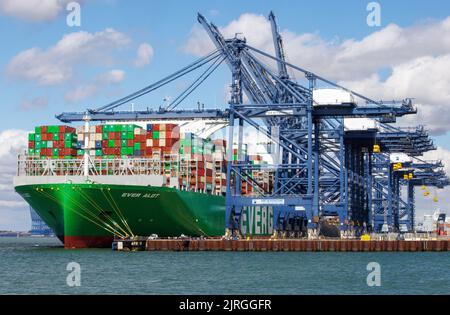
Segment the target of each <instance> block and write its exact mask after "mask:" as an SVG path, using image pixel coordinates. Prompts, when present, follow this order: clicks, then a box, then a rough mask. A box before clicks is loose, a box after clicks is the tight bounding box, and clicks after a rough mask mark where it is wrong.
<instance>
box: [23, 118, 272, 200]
mask: <svg viewBox="0 0 450 315" xmlns="http://www.w3.org/2000/svg"><path fill="white" fill-rule="evenodd" d="M88 136H89V143H88V147H87V150H88V154H89V155H90V157H91V158H92V159H95V160H98V159H108V160H112V159H120V158H151V159H155V160H157V161H161V162H162V163H161V165H162V166H161V170H160V174H164V175H165V176H166V179H167V182H166V184H167V185H169V184H170V178H171V177H175V176H178V177H179V187H180V188H181V189H186V190H193V191H204V192H208V193H212V194H224V193H225V192H226V167H227V165H226V162H225V161H226V157H227V155H226V148H227V142H226V141H225V140H223V139H215V140H211V139H203V138H200V137H198V136H197V135H195V134H194V133H190V132H181V131H180V126H178V125H176V124H160V123H158V124H147V126H146V128H145V129H144V128H142V127H141V126H138V125H135V124H105V125H97V126H90V128H89V134H88ZM85 137H86V133H85V131H84V127H83V126H80V127H77V128H76V129H75V128H73V127H68V126H40V127H36V128H35V132H34V133H31V134H29V144H28V153H29V155H30V156H34V157H40V158H42V159H49V158H50V159H82V158H83V156H84V152H85V150H86V148H85V144H84V139H85ZM242 152H243V158H244V159H246V160H250V161H251V162H252V163H253V164H263V163H264V162H263V161H262V158H261V156H259V155H248V154H247V147H246V146H244V147H243V150H242ZM237 160H238V152H237V147H236V148H234V150H233V162H234V163H237ZM104 172H106V171H104V170H102V174H103V173H104ZM105 174H106V173H105ZM111 174H112V173H111ZM267 178H268V177H267V176H266V177H264V180H263V178H262V177H261V180H260V181H258V183H259V184H260V185H261V186H262V187H265V188H267V187H269V183H268V182H267ZM252 192H254V189H253V187H252V186H251V185H250V184H248V183H247V182H246V181H243V182H242V193H243V194H250V193H252Z"/></svg>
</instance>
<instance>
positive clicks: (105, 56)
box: [7, 28, 130, 85]
mask: <svg viewBox="0 0 450 315" xmlns="http://www.w3.org/2000/svg"><path fill="white" fill-rule="evenodd" d="M129 42H130V39H129V38H128V37H127V36H126V35H124V34H122V33H120V32H118V31H116V30H114V29H111V28H107V29H105V30H104V31H101V32H97V33H88V32H84V31H80V32H74V33H69V34H67V35H64V36H63V38H62V39H61V40H59V41H58V42H57V43H56V44H55V45H54V46H51V47H49V48H48V49H46V50H42V49H40V48H37V47H33V48H30V49H27V50H25V51H22V52H20V53H19V54H18V55H16V56H15V57H14V58H13V59H12V60H11V61H10V62H9V64H8V66H7V73H8V75H9V76H10V77H13V78H19V79H25V80H29V81H34V82H36V83H38V84H39V85H57V84H60V83H63V82H65V81H67V80H68V79H70V78H71V77H72V75H73V72H74V68H75V67H76V66H77V65H88V64H91V65H99V66H111V65H112V64H114V61H115V60H114V53H116V52H117V51H118V50H120V49H121V48H124V47H126V46H127V45H128V44H129Z"/></svg>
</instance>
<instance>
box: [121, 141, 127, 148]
mask: <svg viewBox="0 0 450 315" xmlns="http://www.w3.org/2000/svg"><path fill="white" fill-rule="evenodd" d="M120 146H121V147H126V146H127V140H125V139H122V140H121V141H120Z"/></svg>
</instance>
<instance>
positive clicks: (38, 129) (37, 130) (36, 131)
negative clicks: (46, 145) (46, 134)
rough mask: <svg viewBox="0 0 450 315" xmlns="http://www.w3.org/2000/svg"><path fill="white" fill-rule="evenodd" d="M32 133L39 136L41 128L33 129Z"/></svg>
mask: <svg viewBox="0 0 450 315" xmlns="http://www.w3.org/2000/svg"><path fill="white" fill-rule="evenodd" d="M34 133H35V134H41V133H42V128H41V127H35V128H34Z"/></svg>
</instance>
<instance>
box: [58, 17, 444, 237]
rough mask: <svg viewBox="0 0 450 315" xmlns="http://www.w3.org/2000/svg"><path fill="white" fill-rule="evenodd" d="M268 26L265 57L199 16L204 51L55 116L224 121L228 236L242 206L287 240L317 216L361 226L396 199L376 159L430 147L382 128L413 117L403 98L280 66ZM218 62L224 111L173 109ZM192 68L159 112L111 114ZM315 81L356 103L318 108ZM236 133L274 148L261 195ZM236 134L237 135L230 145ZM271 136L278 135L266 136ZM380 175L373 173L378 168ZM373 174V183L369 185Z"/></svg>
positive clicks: (421, 136) (276, 38) (416, 134)
mask: <svg viewBox="0 0 450 315" xmlns="http://www.w3.org/2000/svg"><path fill="white" fill-rule="evenodd" d="M269 21H270V23H271V29H272V36H273V43H274V47H275V56H272V55H271V54H269V53H267V52H264V51H262V50H260V49H258V48H255V47H252V46H251V45H249V43H247V41H246V40H245V38H240V37H238V36H235V37H234V38H231V39H225V37H224V36H223V35H222V34H221V32H220V30H219V28H218V27H216V26H215V25H214V24H213V23H210V22H209V21H207V20H206V18H205V17H203V16H202V15H201V14H199V15H198V22H199V23H200V24H201V25H202V26H203V28H204V29H205V30H206V32H207V34H208V35H209V37H210V39H211V40H212V42H213V43H214V45H215V48H216V49H215V50H214V51H212V52H211V53H209V54H206V55H205V56H204V57H201V58H199V59H198V60H196V61H194V62H193V63H191V64H190V65H188V66H186V67H184V68H182V69H180V70H178V71H176V72H174V73H172V74H171V75H169V76H167V77H165V78H163V79H161V80H159V81H157V82H155V83H153V84H151V85H148V86H146V87H144V88H142V89H140V90H138V91H137V92H135V93H132V94H130V95H128V96H126V97H123V98H121V99H119V100H116V101H114V102H111V103H109V104H107V105H105V106H102V107H98V108H95V109H87V110H86V111H85V112H81V113H79V112H78V113H77V112H74V113H62V114H60V115H58V116H57V118H58V119H59V120H61V121H63V122H68V123H70V122H76V121H83V119H84V118H86V117H88V118H89V120H90V121H148V120H162V119H168V120H189V119H196V120H197V119H209V120H216V121H220V122H221V123H222V124H223V125H226V124H228V125H229V126H230V129H231V131H230V132H229V135H228V166H227V175H228V176H227V196H226V228H227V229H229V230H230V231H236V230H237V229H238V226H239V220H240V213H242V209H243V207H256V206H258V207H272V208H273V209H274V215H275V220H274V229H276V230H280V231H288V232H293V233H294V234H297V235H298V234H299V233H304V232H305V230H304V228H305V225H308V227H309V228H310V230H314V229H315V228H317V222H318V218H319V216H320V215H322V214H326V213H333V212H334V213H336V212H337V213H338V214H339V216H340V218H341V222H343V221H344V220H347V219H348V220H354V221H359V222H365V223H366V222H368V221H369V219H368V218H369V217H370V211H369V209H374V208H376V207H377V205H378V200H377V197H378V196H381V197H383V198H384V197H385V196H386V197H387V198H391V201H390V204H391V205H394V199H395V198H397V197H396V196H398V193H397V192H396V193H395V194H392V193H391V194H386V189H387V188H386V187H391V186H389V185H390V184H389V182H387V181H386V180H385V176H387V173H383V170H384V168H385V167H386V165H387V164H386V161H385V160H382V159H383V158H384V159H387V160H389V152H391V151H392V152H395V151H401V152H407V153H408V154H410V155H415V154H416V155H417V154H419V155H420V153H421V152H424V151H426V150H429V149H431V148H432V147H433V145H432V143H430V141H429V139H428V138H427V137H428V136H427V135H426V134H425V133H424V132H422V131H421V130H419V129H417V130H415V131H407V132H406V131H404V130H400V129H395V128H394V129H392V128H391V126H390V125H389V124H388V123H393V122H395V120H396V117H400V116H403V115H408V114H413V113H416V109H415V108H414V107H413V105H412V101H411V99H405V100H403V101H400V102H396V101H392V102H383V101H375V100H373V99H371V98H369V97H366V96H364V95H362V94H359V93H357V92H355V91H352V90H350V89H347V88H345V87H344V86H341V85H339V84H336V83H334V82H332V81H330V80H328V79H326V78H324V77H322V76H319V75H317V74H315V73H313V72H311V71H309V70H306V69H303V68H301V67H298V66H296V65H294V64H292V63H289V62H287V61H286V60H285V52H284V47H283V40H282V38H281V35H280V33H279V28H278V24H277V21H276V17H275V15H274V14H273V12H271V13H270V15H269ZM262 60H271V61H272V62H275V63H276V64H277V70H278V71H277V72H276V71H273V70H272V69H271V67H270V66H269V65H268V64H267V63H264V62H263V61H262ZM222 63H225V64H227V66H228V67H229V69H230V71H231V77H232V81H231V98H230V101H229V106H227V108H225V109H223V108H222V109H207V110H204V109H201V108H199V109H196V110H184V109H183V110H181V109H177V107H178V105H179V104H180V103H181V102H183V101H184V100H185V99H186V98H187V97H188V96H189V95H191V93H192V92H193V91H194V90H195V89H197V88H198V86H199V85H201V84H202V83H203V82H205V81H206V80H207V79H208V78H209V77H210V76H211V74H212V73H213V72H214V71H215V70H216V69H217V68H218V67H219V66H220V65H221V64H222ZM199 69H202V72H201V74H200V75H199V76H198V77H197V78H196V79H195V80H194V81H193V82H192V83H191V84H190V85H189V86H188V87H187V88H186V89H185V90H184V91H183V92H182V93H181V94H180V95H179V96H177V97H176V98H175V99H174V100H173V101H171V102H170V104H168V106H166V107H160V108H159V109H157V110H155V109H147V110H144V111H123V110H122V111H121V110H120V109H119V108H120V107H121V106H123V105H124V104H128V103H129V102H131V101H133V100H135V99H136V98H139V97H142V96H144V95H147V94H149V93H151V92H152V91H155V90H156V89H158V88H161V87H162V86H165V85H167V84H169V83H171V82H173V81H174V80H177V79H179V78H181V77H183V76H185V75H187V74H189V73H193V72H194V71H196V70H199ZM288 69H291V70H295V71H297V72H299V73H302V74H303V75H304V77H305V79H306V81H307V84H306V85H303V84H300V83H299V82H298V81H296V80H295V79H294V78H291V77H289V75H288ZM318 83H320V84H321V85H327V86H330V87H331V88H333V89H339V90H341V91H345V92H347V93H348V95H350V96H351V97H352V98H353V97H354V98H356V99H357V100H359V101H362V103H361V104H358V103H357V101H356V100H355V101H351V102H346V103H341V104H331V103H330V104H328V103H318V102H317V98H316V97H315V92H316V91H317V90H318V88H317V86H318ZM244 94H245V95H246V96H247V97H248V100H249V102H248V103H247V104H244V101H243V100H244V97H243V96H244ZM353 118H370V119H376V120H377V121H378V122H380V125H381V126H382V128H381V129H382V130H381V131H380V132H379V131H378V130H376V131H375V130H359V131H357V132H349V131H348V130H346V129H345V120H346V119H353ZM236 120H237V121H238V124H237V126H236V125H235V121H236ZM382 123H383V124H384V125H383V124H382ZM244 126H250V127H253V128H255V129H257V130H258V131H260V132H261V133H262V134H264V135H266V136H267V137H269V138H270V139H271V141H272V142H273V143H275V145H276V146H277V147H279V149H280V160H279V161H276V163H274V164H273V165H268V166H267V169H272V170H275V179H274V186H273V187H272V188H271V189H269V190H267V191H265V190H262V191H261V189H260V187H258V184H257V182H256V181H255V180H254V179H253V178H252V171H255V170H258V166H254V165H250V164H249V163H248V162H247V161H245V160H244V159H243V153H242V151H243V150H242V147H243V131H242V130H243V127H244ZM236 127H239V128H238V132H237V134H238V135H237V139H236V141H235V139H234V138H235V136H234V130H235V128H236ZM275 134H277V135H278V136H277V137H274V135H275ZM234 142H236V143H237V146H238V155H239V161H238V162H237V163H231V160H232V159H231V154H232V151H233V144H234ZM374 143H377V145H378V144H380V146H381V149H382V150H385V152H382V153H383V154H375V152H373V145H374ZM377 158H380V159H381V160H380V161H378V160H376V159H377ZM383 163H384V164H383ZM389 163H390V162H389ZM389 163H388V164H389ZM389 167H390V166H389ZM380 168H381V170H382V171H379V169H380ZM377 172H378V173H380V174H381V175H379V174H378V173H377ZM372 173H373V174H372ZM378 175H379V177H380V180H378V181H377V176H378ZM391 175H392V174H391ZM441 175H442V174H440V175H439V174H438V175H433V174H431V173H430V172H422V175H421V176H422V177H417V178H414V179H413V181H409V183H413V182H414V183H415V182H419V181H420V182H433V181H436V183H439V184H444V183H445V181H444V180H443V179H442V178H441V177H442V176H441ZM427 176H428V177H427ZM436 176H437V177H436ZM419 179H420V180H419ZM399 180H400V179H399ZM242 181H245V182H247V183H250V184H251V185H252V186H254V187H255V188H258V189H259V191H260V195H259V196H251V197H250V196H242V195H241V193H240V191H241V189H240V188H241V182H242ZM374 190H377V191H378V195H376V194H375V195H374V194H373V193H372V192H373V191H374ZM372 195H374V197H373V198H372ZM381 197H380V198H381ZM393 209H394V208H393V206H391V210H390V211H391V213H393V212H395V211H397V210H395V211H394V210H393ZM397 212H398V211H397Z"/></svg>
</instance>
